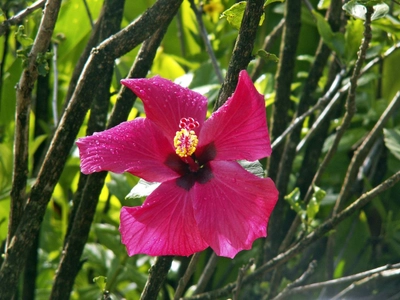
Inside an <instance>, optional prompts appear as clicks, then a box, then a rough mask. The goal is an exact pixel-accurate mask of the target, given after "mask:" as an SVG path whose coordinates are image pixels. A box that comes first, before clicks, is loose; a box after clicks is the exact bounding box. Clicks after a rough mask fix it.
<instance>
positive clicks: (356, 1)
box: [343, 0, 389, 21]
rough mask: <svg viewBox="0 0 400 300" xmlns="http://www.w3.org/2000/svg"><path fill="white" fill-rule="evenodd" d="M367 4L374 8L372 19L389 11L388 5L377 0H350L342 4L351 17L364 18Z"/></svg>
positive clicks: (378, 17)
mask: <svg viewBox="0 0 400 300" xmlns="http://www.w3.org/2000/svg"><path fill="white" fill-rule="evenodd" d="M367 6H373V8H374V12H373V14H372V16H371V20H372V21H374V20H377V19H380V18H383V17H385V16H386V15H387V14H388V12H389V6H388V5H387V4H386V3H383V2H382V1H379V0H378V1H377V0H370V1H362V0H351V1H349V2H347V3H346V4H345V5H343V9H344V10H345V11H346V12H347V13H348V14H349V15H351V16H352V17H354V18H356V19H361V20H365V15H366V13H367Z"/></svg>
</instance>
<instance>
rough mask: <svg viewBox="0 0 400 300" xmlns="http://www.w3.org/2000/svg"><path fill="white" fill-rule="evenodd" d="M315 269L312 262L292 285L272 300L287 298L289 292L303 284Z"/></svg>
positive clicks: (314, 263) (315, 262)
mask: <svg viewBox="0 0 400 300" xmlns="http://www.w3.org/2000/svg"><path fill="white" fill-rule="evenodd" d="M316 267H317V261H315V260H313V261H312V262H311V263H310V264H309V265H308V268H307V270H306V271H305V272H304V273H303V274H302V275H301V276H300V277H299V278H298V279H296V280H295V281H293V282H292V283H290V284H288V285H287V286H286V288H285V289H284V290H283V291H282V292H281V293H279V294H278V295H277V296H276V297H275V298H273V300H280V299H282V298H284V297H285V296H288V295H290V294H291V291H292V290H293V289H294V288H295V287H297V286H299V285H301V284H302V283H303V282H305V281H306V280H307V279H308V278H309V277H310V276H311V275H312V274H314V271H315V268H316Z"/></svg>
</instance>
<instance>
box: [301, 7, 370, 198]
mask: <svg viewBox="0 0 400 300" xmlns="http://www.w3.org/2000/svg"><path fill="white" fill-rule="evenodd" d="M371 9H372V10H371ZM371 9H368V11H367V14H366V20H365V22H364V27H365V30H364V39H363V41H362V43H361V46H360V50H359V53H358V59H357V61H356V65H355V67H354V71H353V75H352V76H351V78H350V89H349V92H348V96H347V100H346V113H345V115H344V117H343V120H342V123H341V125H340V127H339V130H338V131H337V133H336V136H335V139H334V141H333V144H332V146H331V148H330V149H329V151H328V153H327V154H326V155H325V157H324V159H323V161H322V163H321V166H320V167H319V169H318V171H317V173H316V174H315V176H314V178H313V181H312V184H311V185H310V188H309V189H308V191H307V194H306V196H305V199H304V202H305V203H308V201H309V199H311V196H312V193H313V186H314V185H315V184H316V183H317V182H318V181H319V179H320V178H321V176H322V174H323V172H324V171H325V169H326V167H327V166H328V164H329V162H330V161H331V159H332V157H333V156H334V155H335V153H336V150H337V148H338V146H339V142H340V140H341V139H342V137H343V135H344V133H345V131H346V130H347V128H348V127H349V126H350V123H351V119H352V118H353V116H354V114H355V112H356V103H355V97H356V89H357V86H358V84H357V80H358V78H359V76H360V72H361V67H362V65H363V63H364V61H365V55H366V52H367V49H368V47H369V42H370V41H371V38H372V33H371V16H372V13H373V8H371Z"/></svg>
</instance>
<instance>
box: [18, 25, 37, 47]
mask: <svg viewBox="0 0 400 300" xmlns="http://www.w3.org/2000/svg"><path fill="white" fill-rule="evenodd" d="M15 37H16V39H17V41H18V42H19V43H20V44H21V45H22V48H24V49H26V48H27V47H29V46H32V44H33V40H32V39H31V38H29V37H28V36H27V35H26V34H25V27H24V25H20V26H18V29H17V31H16V32H15Z"/></svg>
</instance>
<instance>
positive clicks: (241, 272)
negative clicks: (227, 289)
mask: <svg viewBox="0 0 400 300" xmlns="http://www.w3.org/2000/svg"><path fill="white" fill-rule="evenodd" d="M252 265H254V258H251V259H250V261H249V263H248V264H247V265H245V266H243V267H241V268H240V269H239V273H238V276H237V279H236V287H235V288H234V289H233V298H232V299H233V300H238V299H239V294H240V288H241V286H242V281H243V277H244V276H245V275H246V272H247V270H248V269H250V268H251V266H252Z"/></svg>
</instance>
